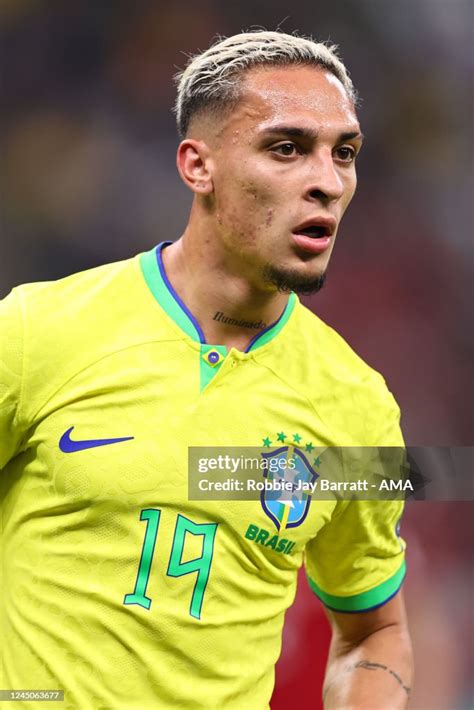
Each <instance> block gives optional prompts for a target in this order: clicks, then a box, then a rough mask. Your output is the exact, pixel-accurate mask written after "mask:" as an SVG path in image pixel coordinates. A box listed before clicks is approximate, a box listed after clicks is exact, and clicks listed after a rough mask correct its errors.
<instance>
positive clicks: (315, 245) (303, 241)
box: [292, 232, 331, 254]
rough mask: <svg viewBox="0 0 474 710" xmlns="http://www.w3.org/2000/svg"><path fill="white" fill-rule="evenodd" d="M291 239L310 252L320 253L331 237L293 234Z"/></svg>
mask: <svg viewBox="0 0 474 710" xmlns="http://www.w3.org/2000/svg"><path fill="white" fill-rule="evenodd" d="M292 236H293V241H294V243H295V244H296V246H298V247H299V248H300V249H303V251H306V252H309V253H311V254H321V253H322V252H323V251H326V249H327V248H328V246H329V245H330V244H331V237H317V238H316V237H307V236H306V234H295V233H294V232H293V235H292Z"/></svg>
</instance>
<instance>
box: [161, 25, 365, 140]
mask: <svg viewBox="0 0 474 710" xmlns="http://www.w3.org/2000/svg"><path fill="white" fill-rule="evenodd" d="M336 50H337V47H336V45H329V44H326V43H324V42H315V41H314V40H313V39H311V38H310V37H302V36H297V35H288V34H285V33H283V32H267V31H265V30H258V31H254V32H243V33H241V34H238V35H233V36H232V37H227V38H224V39H222V38H218V40H217V41H216V42H215V43H214V44H213V45H211V47H209V49H207V50H206V51H205V52H202V53H200V54H196V55H195V56H192V57H190V59H189V62H188V64H187V65H186V68H185V69H184V71H182V72H179V74H177V75H176V77H175V81H176V84H177V87H178V93H177V98H176V104H175V107H174V111H175V114H176V121H177V125H178V132H179V134H180V136H182V137H184V136H186V134H187V132H188V130H189V126H190V124H191V121H192V119H193V117H194V116H195V115H196V114H198V113H201V112H203V111H209V112H212V111H213V112H215V113H217V112H223V111H226V110H229V109H231V108H233V107H234V106H235V104H236V103H237V101H238V99H239V95H240V94H239V90H240V86H241V79H242V76H243V74H244V73H245V72H246V71H248V70H249V69H251V68H253V67H256V66H290V65H308V66H315V67H323V68H324V69H327V70H328V71H330V72H331V73H332V74H334V76H336V77H337V78H338V79H339V81H340V82H341V84H342V85H343V86H344V89H345V90H346V93H347V95H348V97H349V99H350V100H351V101H352V102H353V104H354V105H357V93H356V90H355V89H354V85H353V84H352V81H351V79H350V77H349V74H348V72H347V69H346V68H345V66H344V64H343V63H342V61H341V60H340V59H339V57H338V55H337V53H336Z"/></svg>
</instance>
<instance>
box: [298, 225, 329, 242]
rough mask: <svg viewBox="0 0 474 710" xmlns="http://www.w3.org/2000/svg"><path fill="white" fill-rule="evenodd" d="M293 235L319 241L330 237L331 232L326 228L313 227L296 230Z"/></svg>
mask: <svg viewBox="0 0 474 710" xmlns="http://www.w3.org/2000/svg"><path fill="white" fill-rule="evenodd" d="M295 234H304V236H305V237H311V238H312V239H321V238H322V237H330V236H331V232H330V230H329V228H328V227H321V226H317V225H313V226H311V227H305V229H298V230H297V231H295Z"/></svg>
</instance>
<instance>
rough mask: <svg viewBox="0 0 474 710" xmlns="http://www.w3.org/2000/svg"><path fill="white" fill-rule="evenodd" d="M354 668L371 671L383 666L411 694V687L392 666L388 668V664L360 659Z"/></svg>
mask: <svg viewBox="0 0 474 710" xmlns="http://www.w3.org/2000/svg"><path fill="white" fill-rule="evenodd" d="M354 668H366V669H367V670H369V671H377V670H379V668H381V669H382V670H383V671H387V673H390V675H391V676H393V677H394V678H395V680H396V681H397V682H398V683H399V685H400V686H401V687H402V688H403V690H404V691H405V693H406V694H407V695H410V692H411V688H409V687H408V686H406V685H405V684H404V683H403V681H402V679H401V678H400V676H399V675H398V673H395V671H392V669H391V668H387V666H384V665H383V663H372V661H359V662H358V663H356V664H355V666H354Z"/></svg>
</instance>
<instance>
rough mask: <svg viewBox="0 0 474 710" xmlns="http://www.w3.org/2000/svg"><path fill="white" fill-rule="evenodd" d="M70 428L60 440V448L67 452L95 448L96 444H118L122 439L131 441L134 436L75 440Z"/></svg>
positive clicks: (71, 452)
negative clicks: (72, 437)
mask: <svg viewBox="0 0 474 710" xmlns="http://www.w3.org/2000/svg"><path fill="white" fill-rule="evenodd" d="M73 429H74V427H73V426H72V427H71V428H70V429H68V430H67V431H65V432H64V434H63V435H62V437H61V438H60V440H59V448H60V449H61V451H62V452H63V453H65V454H73V453H74V452H75V451H84V449H94V448H95V447H96V446H108V445H109V444H118V443H119V442H120V441H130V439H134V438H135V437H134V436H121V437H120V438H118V439H83V441H73V440H72V439H71V432H72V430H73Z"/></svg>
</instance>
